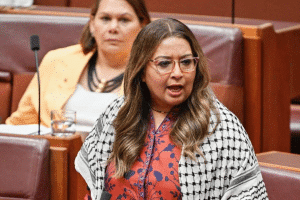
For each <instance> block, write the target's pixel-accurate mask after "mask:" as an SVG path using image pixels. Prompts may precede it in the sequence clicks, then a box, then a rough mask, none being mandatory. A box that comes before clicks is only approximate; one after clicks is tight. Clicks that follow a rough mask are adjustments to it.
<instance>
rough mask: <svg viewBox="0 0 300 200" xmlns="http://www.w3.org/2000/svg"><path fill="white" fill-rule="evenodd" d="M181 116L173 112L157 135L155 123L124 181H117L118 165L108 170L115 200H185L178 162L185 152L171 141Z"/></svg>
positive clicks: (107, 184) (107, 178) (107, 182)
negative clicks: (172, 131)
mask: <svg viewBox="0 0 300 200" xmlns="http://www.w3.org/2000/svg"><path fill="white" fill-rule="evenodd" d="M176 119H177V114H176V113H174V112H172V113H169V114H168V116H167V117H166V118H165V119H164V121H163V122H162V123H161V124H160V126H159V128H158V129H157V130H156V131H155V123H154V118H153V115H152V113H151V120H150V125H149V129H148V131H147V136H146V140H145V144H144V147H143V149H142V151H141V155H140V157H139V158H138V159H137V161H136V162H135V163H134V165H133V167H132V169H131V170H130V171H129V172H128V173H127V174H126V175H125V177H124V178H121V179H114V178H112V177H111V176H112V175H113V174H114V172H115V168H114V165H113V164H112V163H110V164H109V165H108V166H107V169H106V175H105V190H106V191H107V192H109V193H110V194H111V195H112V196H111V199H161V200H163V199H181V192H180V187H179V179H178V162H179V159H180V154H181V150H180V149H179V148H177V147H176V146H175V145H174V144H173V143H172V142H171V141H170V139H169V133H170V131H171V128H172V124H173V123H174V121H175V120H176Z"/></svg>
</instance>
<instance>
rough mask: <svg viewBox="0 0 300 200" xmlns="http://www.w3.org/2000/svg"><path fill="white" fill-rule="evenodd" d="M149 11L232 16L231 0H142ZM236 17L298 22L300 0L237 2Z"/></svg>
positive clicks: (84, 3)
mask: <svg viewBox="0 0 300 200" xmlns="http://www.w3.org/2000/svg"><path fill="white" fill-rule="evenodd" d="M93 1H94V0H35V1H34V4H35V5H51V6H68V7H90V6H91V4H92V2H93ZM145 2H146V4H147V6H148V9H149V11H150V12H166V13H182V14H196V15H209V16H223V17H231V10H232V9H231V8H232V1H225V0H184V1H183V0H145ZM235 17H239V18H253V19H265V20H276V21H290V22H300V0H252V1H249V0H238V1H235Z"/></svg>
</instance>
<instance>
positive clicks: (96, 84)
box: [6, 0, 150, 131]
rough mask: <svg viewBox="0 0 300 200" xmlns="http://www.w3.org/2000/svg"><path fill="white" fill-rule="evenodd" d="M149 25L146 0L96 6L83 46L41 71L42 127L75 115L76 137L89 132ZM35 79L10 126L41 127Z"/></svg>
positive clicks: (61, 53)
mask: <svg viewBox="0 0 300 200" xmlns="http://www.w3.org/2000/svg"><path fill="white" fill-rule="evenodd" d="M149 22H150V17H149V14H148V11H147V9H146V6H145V2H144V1H143V0H96V1H95V4H94V5H93V7H92V8H91V14H90V20H89V22H88V23H87V24H86V26H85V28H84V30H83V34H82V36H81V39H80V44H77V45H73V46H69V47H66V48H61V49H57V50H53V51H50V52H49V53H48V54H46V55H45V57H44V59H43V61H42V62H41V65H40V69H39V70H40V76H41V78H40V80H41V124H42V125H44V126H47V127H50V124H51V119H50V112H51V110H61V109H63V110H74V111H76V112H77V125H76V129H77V130H78V131H90V129H91V127H92V125H93V124H94V122H95V121H96V120H97V118H98V117H99V115H100V114H101V113H102V111H103V110H104V108H106V107H107V105H108V104H109V103H110V102H111V101H112V100H113V99H115V98H117V96H118V95H117V93H118V92H121V93H122V90H121V83H122V80H123V73H124V70H125V67H126V65H127V63H128V59H129V54H130V50H131V46H132V43H133V41H134V39H135V37H136V35H137V34H138V33H139V31H140V30H141V28H142V27H143V26H145V25H146V24H148V23H149ZM37 83H38V82H37V75H35V76H34V78H33V80H32V81H31V83H30V85H29V86H28V88H27V90H26V92H25V93H24V95H23V97H22V99H21V101H20V103H19V107H18V109H17V111H16V112H14V113H13V114H12V115H11V116H10V117H9V118H8V119H7V120H6V124H14V125H20V124H37V123H38V93H37V91H38V90H37V88H38V85H37Z"/></svg>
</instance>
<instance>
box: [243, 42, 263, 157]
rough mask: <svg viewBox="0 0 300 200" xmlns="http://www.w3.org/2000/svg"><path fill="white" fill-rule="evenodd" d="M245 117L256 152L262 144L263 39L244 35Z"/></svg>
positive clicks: (246, 126) (245, 124)
mask: <svg viewBox="0 0 300 200" xmlns="http://www.w3.org/2000/svg"><path fill="white" fill-rule="evenodd" d="M243 42H244V49H243V51H244V52H243V55H244V81H245V82H244V100H245V101H244V118H245V123H244V126H245V129H246V130H247V132H248V134H249V138H250V140H251V142H252V145H253V147H254V150H255V152H257V153H258V152H261V146H262V141H261V138H262V128H261V125H262V114H261V110H262V88H261V86H262V84H261V59H262V58H261V39H260V38H259V37H253V36H250V37H248V36H244V40H243Z"/></svg>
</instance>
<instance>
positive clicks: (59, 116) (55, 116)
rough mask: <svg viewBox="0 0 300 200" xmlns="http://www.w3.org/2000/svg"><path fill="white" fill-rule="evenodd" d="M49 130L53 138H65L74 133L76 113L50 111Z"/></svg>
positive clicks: (71, 111)
mask: <svg viewBox="0 0 300 200" xmlns="http://www.w3.org/2000/svg"><path fill="white" fill-rule="evenodd" d="M51 130H52V135H53V136H59V137H65V136H70V135H74V134H75V132H76V111H73V110H52V111H51Z"/></svg>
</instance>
